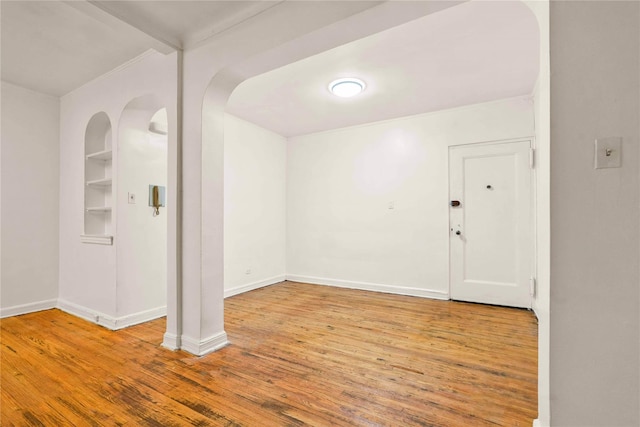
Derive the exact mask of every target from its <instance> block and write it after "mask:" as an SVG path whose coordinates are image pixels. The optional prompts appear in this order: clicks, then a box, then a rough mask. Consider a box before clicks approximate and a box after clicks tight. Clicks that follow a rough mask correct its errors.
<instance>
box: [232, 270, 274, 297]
mask: <svg viewBox="0 0 640 427" xmlns="http://www.w3.org/2000/svg"><path fill="white" fill-rule="evenodd" d="M285 280H286V276H285V275H284V274H282V275H280V276H274V277H269V278H267V279H263V280H259V281H257V282H253V283H248V284H246V285H242V286H237V287H235V288H231V289H225V290H224V297H225V298H229V297H232V296H234V295H238V294H242V293H244V292H249V291H253V290H255V289H259V288H263V287H265V286H269V285H273V284H275V283H280V282H284V281H285Z"/></svg>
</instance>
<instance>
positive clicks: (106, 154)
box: [87, 150, 113, 161]
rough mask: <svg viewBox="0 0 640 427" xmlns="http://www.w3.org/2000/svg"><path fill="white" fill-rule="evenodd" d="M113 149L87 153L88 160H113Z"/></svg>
mask: <svg viewBox="0 0 640 427" xmlns="http://www.w3.org/2000/svg"><path fill="white" fill-rule="evenodd" d="M112 154H113V151H111V150H104V151H98V152H97V153H91V154H87V160H104V161H107V160H111V157H112Z"/></svg>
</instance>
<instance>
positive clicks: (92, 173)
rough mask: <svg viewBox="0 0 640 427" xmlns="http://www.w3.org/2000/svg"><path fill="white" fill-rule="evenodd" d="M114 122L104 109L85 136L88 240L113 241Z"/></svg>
mask: <svg viewBox="0 0 640 427" xmlns="http://www.w3.org/2000/svg"><path fill="white" fill-rule="evenodd" d="M112 153H113V152H112V131H111V121H110V120H109V117H108V116H107V115H106V113H104V112H100V113H97V114H95V115H94V116H93V117H92V118H91V120H89V123H88V124H87V130H86V132H85V138H84V158H85V160H84V234H83V235H82V238H81V241H82V242H85V243H97V244H107V245H110V244H112V243H113V234H112V217H111V206H112V201H113V197H112V195H113V192H112V188H111V184H112V171H113V163H112V159H113V157H112Z"/></svg>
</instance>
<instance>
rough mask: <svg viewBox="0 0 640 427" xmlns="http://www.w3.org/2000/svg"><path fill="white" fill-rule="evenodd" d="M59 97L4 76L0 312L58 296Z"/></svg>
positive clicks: (49, 302) (51, 302)
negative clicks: (19, 83) (10, 81)
mask: <svg viewBox="0 0 640 427" xmlns="http://www.w3.org/2000/svg"><path fill="white" fill-rule="evenodd" d="M59 114H60V101H59V99H58V98H55V97H52V96H48V95H43V94H41V93H38V92H33V91H30V90H27V89H24V88H21V87H19V86H15V85H12V84H9V83H6V82H2V167H1V174H2V178H1V182H2V193H1V194H2V203H1V205H2V214H1V218H2V225H1V228H2V238H1V242H2V264H1V265H2V273H1V276H2V277H1V279H0V280H1V287H0V294H1V303H0V304H1V305H0V308H1V312H0V315H1V316H10V315H15V314H21V313H26V312H29V311H35V310H38V309H44V308H51V307H54V306H55V299H56V298H57V296H58V218H59V216H58V205H59V201H58V191H59V186H58V170H59V167H58V164H59Z"/></svg>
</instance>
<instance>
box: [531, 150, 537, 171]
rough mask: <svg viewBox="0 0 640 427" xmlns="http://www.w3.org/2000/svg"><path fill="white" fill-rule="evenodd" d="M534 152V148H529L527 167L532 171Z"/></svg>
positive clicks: (534, 161)
mask: <svg viewBox="0 0 640 427" xmlns="http://www.w3.org/2000/svg"><path fill="white" fill-rule="evenodd" d="M535 159H536V150H535V148H529V167H530V168H531V169H533V168H534V167H535V165H536V160H535Z"/></svg>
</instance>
